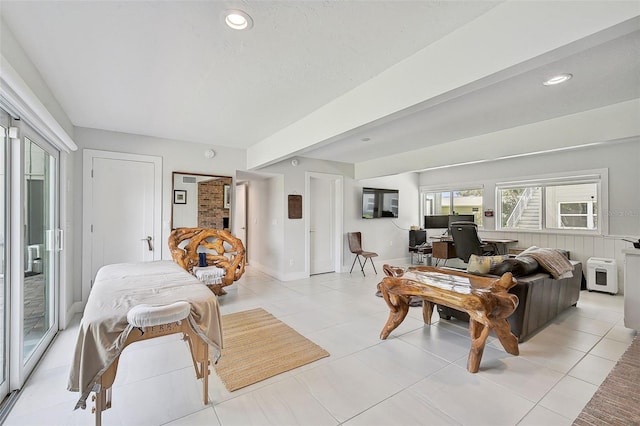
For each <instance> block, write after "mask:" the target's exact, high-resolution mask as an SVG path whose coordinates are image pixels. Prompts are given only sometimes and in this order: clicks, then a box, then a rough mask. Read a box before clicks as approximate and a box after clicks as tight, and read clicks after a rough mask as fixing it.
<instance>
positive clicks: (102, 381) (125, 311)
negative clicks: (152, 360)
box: [68, 261, 222, 426]
mask: <svg viewBox="0 0 640 426" xmlns="http://www.w3.org/2000/svg"><path fill="white" fill-rule="evenodd" d="M221 325H222V323H221V320H220V310H219V307H218V301H217V298H216V296H215V295H214V294H213V293H212V292H211V291H210V290H209V289H208V288H207V286H206V285H204V284H202V283H201V282H200V281H198V279H197V278H195V277H194V276H193V275H191V274H189V273H188V272H186V271H185V270H184V269H183V268H182V267H180V266H179V265H177V264H176V263H174V262H172V261H157V262H144V263H121V264H116V265H107V266H104V267H102V268H101V269H100V270H99V271H98V273H97V275H96V279H95V281H94V284H93V287H92V289H91V293H90V295H89V299H88V301H87V306H86V307H85V310H84V315H83V317H82V321H81V322H80V330H79V333H78V340H77V343H76V348H75V352H74V357H73V363H72V365H71V371H70V375H69V384H68V389H69V390H70V391H73V392H80V393H81V394H80V399H79V400H78V403H77V404H76V409H77V408H85V407H86V399H87V397H88V396H89V394H90V393H91V392H95V396H94V397H93V401H95V403H96V405H95V407H94V408H93V409H92V411H93V412H94V413H95V416H96V417H95V420H96V425H98V426H99V425H100V424H101V413H102V411H104V410H106V409H108V408H110V407H111V386H112V385H113V382H114V380H115V376H116V370H117V368H118V359H119V356H120V354H121V353H122V351H123V350H124V348H125V347H126V346H128V345H129V344H131V343H134V342H138V341H141V340H146V339H151V338H154V337H160V336H166V335H168V334H173V333H183V334H184V339H185V340H187V342H188V343H189V347H190V349H191V355H192V359H193V364H194V368H195V370H196V377H197V378H198V379H200V378H201V379H203V400H204V404H208V402H209V397H208V388H207V387H208V375H209V364H210V362H209V346H211V347H213V348H214V349H215V350H216V351H217V357H219V354H220V350H221V349H222V327H221ZM217 357H216V360H217Z"/></svg>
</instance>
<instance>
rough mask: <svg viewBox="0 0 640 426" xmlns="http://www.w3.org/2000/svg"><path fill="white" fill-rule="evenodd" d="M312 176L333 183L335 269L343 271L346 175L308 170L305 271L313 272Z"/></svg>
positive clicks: (306, 272) (305, 207) (307, 274)
mask: <svg viewBox="0 0 640 426" xmlns="http://www.w3.org/2000/svg"><path fill="white" fill-rule="evenodd" d="M311 178H314V179H326V180H330V181H332V183H333V189H334V191H333V197H334V212H333V213H334V223H335V227H334V230H333V235H332V240H333V241H332V244H333V247H334V255H333V256H334V261H333V265H334V271H335V272H342V251H343V250H342V247H343V244H342V230H343V211H344V201H343V200H344V197H343V193H344V177H343V176H342V175H336V174H330V173H318V172H306V173H305V181H304V187H305V188H304V192H305V194H307V196H306V197H304V202H303V204H304V206H303V210H304V212H303V217H305V218H306V219H305V224H304V239H305V262H304V272H305V275H306V276H307V277H308V276H310V273H311V197H312V196H313V195H312V194H311Z"/></svg>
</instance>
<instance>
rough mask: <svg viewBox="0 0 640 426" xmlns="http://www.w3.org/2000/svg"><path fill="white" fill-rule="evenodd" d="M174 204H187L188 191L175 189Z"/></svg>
mask: <svg viewBox="0 0 640 426" xmlns="http://www.w3.org/2000/svg"><path fill="white" fill-rule="evenodd" d="M173 204H187V191H185V190H184V189H174V190H173Z"/></svg>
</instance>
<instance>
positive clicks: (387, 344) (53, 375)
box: [5, 268, 635, 426]
mask: <svg viewBox="0 0 640 426" xmlns="http://www.w3.org/2000/svg"><path fill="white" fill-rule="evenodd" d="M381 278H382V276H381V275H377V276H376V275H373V274H370V275H367V277H363V276H362V275H361V274H359V273H355V272H354V273H353V274H351V275H350V274H348V273H340V274H336V273H332V274H324V275H317V276H313V277H311V278H309V279H304V280H298V281H291V282H281V281H278V280H276V279H274V278H271V277H269V276H267V275H264V274H262V273H260V272H256V271H252V270H251V269H250V268H248V271H247V273H246V274H245V276H243V278H242V279H241V280H240V281H239V282H238V283H236V284H234V285H232V286H230V287H227V288H226V290H227V292H228V294H227V295H225V296H222V297H220V298H219V301H220V306H221V309H222V313H223V314H226V313H232V312H237V311H241V310H246V309H252V308H257V307H262V308H264V309H266V310H267V311H269V312H271V313H272V314H273V315H275V316H276V317H278V318H279V319H281V320H282V321H284V322H286V323H287V324H289V325H290V326H291V327H293V328H295V329H296V330H297V331H298V332H300V333H302V334H303V335H305V336H306V337H308V338H309V339H311V340H313V341H314V342H316V343H317V344H319V345H320V346H322V347H324V348H325V349H326V350H328V351H329V352H330V353H331V356H330V357H328V358H324V359H321V360H319V361H316V362H314V363H312V364H308V365H306V366H303V367H300V368H298V369H296V370H293V371H290V372H287V373H284V374H281V375H279V376H276V377H273V378H270V379H268V380H265V381H263V382H260V383H257V384H254V385H251V386H249V387H247V388H244V389H241V390H238V391H235V392H233V393H230V392H228V391H227V390H226V389H225V388H224V386H223V385H222V383H221V382H220V380H219V379H218V377H217V376H216V375H215V372H212V375H211V378H210V385H209V396H210V400H211V403H210V404H209V405H206V406H205V405H202V402H201V400H200V398H201V391H200V388H201V382H200V381H197V380H196V379H195V376H194V372H193V367H192V366H191V359H190V355H189V351H188V349H187V347H186V344H185V343H184V342H183V341H181V340H180V339H179V337H178V336H176V335H174V336H167V337H164V338H158V339H153V340H150V341H147V342H141V343H137V344H134V345H132V346H131V347H129V348H127V350H125V351H124V353H123V355H122V356H121V360H120V367H119V369H118V376H117V378H116V382H115V384H114V388H113V408H111V409H109V410H107V411H105V412H104V414H103V422H104V424H106V425H174V426H175V425H338V424H344V425H424V424H435V425H570V424H571V423H572V421H573V419H574V418H575V417H576V416H577V415H578V413H579V412H580V411H581V409H582V408H583V407H584V405H585V404H586V403H587V402H588V401H589V399H590V398H591V396H592V395H593V393H594V392H595V390H596V389H597V387H598V385H599V384H600V383H601V382H602V381H603V380H604V378H605V377H606V375H607V374H608V373H609V371H610V370H611V369H612V368H613V366H614V365H615V363H616V361H617V360H618V358H619V357H620V356H621V355H622V353H623V352H624V350H625V349H626V347H627V346H628V345H629V343H630V342H631V340H632V338H633V336H634V335H635V332H634V331H633V330H629V329H626V328H624V326H623V323H622V313H623V298H622V296H610V295H608V294H600V293H589V292H586V291H583V292H582V293H581V295H580V301H579V302H578V306H577V307H575V308H570V309H568V310H567V311H565V312H564V313H563V314H561V315H560V316H559V317H558V318H556V320H555V321H553V323H551V324H549V325H548V326H547V327H546V328H545V329H544V330H543V331H541V332H540V333H538V334H537V335H535V336H533V337H532V338H530V339H529V340H528V341H527V342H525V343H522V344H521V345H520V356H517V357H516V356H512V355H509V354H507V353H505V352H504V351H503V350H502V348H501V346H500V344H499V342H498V341H497V340H495V338H493V337H490V343H489V344H488V345H487V348H486V349H485V353H484V356H483V359H482V363H481V365H480V371H479V372H478V373H477V374H470V373H468V372H467V371H466V359H467V354H468V351H469V344H470V342H469V337H468V334H467V333H468V331H467V328H466V326H467V325H466V323H463V322H460V321H455V320H453V321H445V320H441V321H438V322H436V323H434V324H433V325H432V326H425V325H424V324H423V322H422V310H421V308H411V310H410V313H409V315H408V316H407V318H406V319H405V321H404V322H403V323H402V325H401V326H400V327H399V328H398V329H396V330H395V331H394V332H393V333H392V334H391V336H390V337H389V338H388V340H386V341H381V340H379V338H378V336H379V333H380V330H381V329H382V326H383V325H384V323H385V321H386V318H387V313H388V310H387V307H386V305H385V303H384V301H383V300H382V299H381V298H378V297H375V295H374V293H375V287H376V284H377V283H378V282H379V280H380V279H381ZM78 322H79V318H76V319H75V321H74V322H73V323H72V325H71V326H70V327H69V328H67V329H66V330H64V331H62V332H60V333H59V334H58V336H57V337H56V339H55V340H54V342H53V344H52V345H51V347H50V348H49V350H48V352H47V353H46V355H45V357H44V358H43V360H42V361H41V363H40V365H39V366H38V367H37V369H36V371H35V372H34V374H33V375H32V376H31V377H30V378H29V380H28V382H27V383H26V385H25V387H24V388H23V390H22V393H21V395H20V398H19V399H18V401H17V403H16V404H15V406H14V407H13V409H12V411H11V413H10V415H9V416H8V418H7V419H6V422H5V424H6V425H7V426H9V425H21V426H24V425H44V424H46V425H89V424H92V423H93V416H92V414H91V413H90V409H89V408H88V409H87V410H77V411H73V407H74V405H75V401H76V399H77V397H78V394H76V393H72V392H68V391H67V390H66V385H67V377H68V371H69V364H70V359H71V352H72V350H73V346H74V343H75V339H76V334H77V326H78ZM88 405H89V404H88Z"/></svg>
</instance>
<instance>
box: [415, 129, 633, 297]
mask: <svg viewBox="0 0 640 426" xmlns="http://www.w3.org/2000/svg"><path fill="white" fill-rule="evenodd" d="M638 164H640V140H638V139H636V140H632V141H628V142H619V143H607V144H604V145H599V146H593V147H589V148H582V149H576V150H571V151H562V152H554V153H548V154H543V155H534V156H527V157H521V158H513V159H510V160H500V161H494V162H488V163H482V164H473V165H466V166H459V167H451V168H446V169H439V170H433V171H428V172H423V173H421V174H420V185H424V186H431V185H434V186H435V185H442V186H444V185H456V184H457V183H468V182H477V183H479V184H483V185H484V201H483V203H484V208H483V210H486V209H488V208H491V209H494V211H497V208H496V205H495V184H496V183H497V182H502V181H508V180H518V179H521V178H523V177H528V176H536V175H544V174H552V173H566V172H571V171H581V170H593V169H602V168H607V169H608V174H609V187H608V193H609V200H608V202H609V209H608V211H606V212H603V213H604V214H603V215H602V216H603V220H604V219H605V218H607V219H608V220H609V232H608V234H607V235H599V236H593V235H585V234H584V233H582V234H581V233H579V232H575V233H567V232H562V233H552V232H545V233H537V232H500V231H495V222H494V219H488V218H485V224H484V225H485V226H484V227H485V231H484V232H482V235H486V236H493V237H504V238H515V239H517V240H518V243H517V246H519V247H529V246H532V245H536V246H543V247H545V246H546V247H557V248H563V249H567V250H569V251H570V252H571V258H572V259H574V260H580V261H582V262H583V265H584V267H585V268H586V261H587V259H588V258H589V257H604V258H612V259H616V260H617V263H618V278H619V282H620V283H622V282H623V280H624V277H623V269H622V268H623V262H624V257H623V256H622V253H621V250H622V249H623V248H629V247H631V244H630V243H627V242H624V241H622V240H621V238H622V237H627V238H638V237H640V168H639V167H638ZM623 288H624V287H623V286H621V292H622V291H624V290H623Z"/></svg>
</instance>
